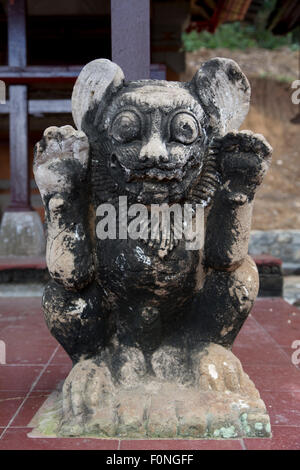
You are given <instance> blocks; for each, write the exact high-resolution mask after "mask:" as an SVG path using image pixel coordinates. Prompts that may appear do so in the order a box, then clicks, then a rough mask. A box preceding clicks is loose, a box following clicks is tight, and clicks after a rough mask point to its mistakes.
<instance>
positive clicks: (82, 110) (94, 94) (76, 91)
mask: <svg viewBox="0 0 300 470" xmlns="http://www.w3.org/2000/svg"><path fill="white" fill-rule="evenodd" d="M123 82H124V74H123V71H122V69H121V68H120V67H119V66H118V65H117V64H115V63H113V62H111V61H110V60H108V59H96V60H93V61H92V62H89V63H88V64H87V65H85V66H84V67H83V69H82V70H81V72H80V74H79V76H78V78H77V80H76V83H75V85H74V88H73V93H72V115H73V119H74V122H75V124H76V127H77V129H79V130H81V124H82V119H83V117H84V115H85V114H86V112H87V111H88V110H89V109H91V108H92V107H93V104H94V103H96V102H98V103H100V101H101V100H102V99H103V97H104V95H105V92H106V90H107V89H108V88H109V87H110V90H111V91H112V92H113V91H114V90H117V89H118V88H119V87H121V86H122V84H123Z"/></svg>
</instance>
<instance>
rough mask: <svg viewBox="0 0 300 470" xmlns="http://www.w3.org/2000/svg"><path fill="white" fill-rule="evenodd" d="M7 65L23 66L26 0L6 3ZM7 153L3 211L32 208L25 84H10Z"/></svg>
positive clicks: (25, 57) (24, 57) (24, 65)
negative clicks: (7, 180) (6, 194)
mask: <svg viewBox="0 0 300 470" xmlns="http://www.w3.org/2000/svg"><path fill="white" fill-rule="evenodd" d="M7 32H8V64H9V66H10V67H26V60H27V56H26V47H27V41H26V1H25V0H10V1H9V2H8V18H7ZM9 101H10V106H9V153H10V181H11V193H10V196H11V201H10V204H9V207H8V208H7V209H6V210H10V211H20V210H31V207H30V193H29V167H28V103H27V86H26V85H10V87H9Z"/></svg>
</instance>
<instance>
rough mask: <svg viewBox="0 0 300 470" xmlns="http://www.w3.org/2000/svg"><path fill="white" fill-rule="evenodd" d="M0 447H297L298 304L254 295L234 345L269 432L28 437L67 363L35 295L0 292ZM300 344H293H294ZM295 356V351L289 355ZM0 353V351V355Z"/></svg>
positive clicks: (299, 382)
mask: <svg viewBox="0 0 300 470" xmlns="http://www.w3.org/2000/svg"><path fill="white" fill-rule="evenodd" d="M0 340H1V341H4V342H5V344H6V364H5V365H0V449H107V450H116V449H129V450H133V449H136V450H138V449H153V450H163V449H167V450H170V449H175V450H179V449H183V450H192V449H300V364H299V365H298V366H296V365H293V363H292V359H291V358H292V354H293V353H295V350H294V349H292V347H291V346H292V343H293V342H294V341H295V340H300V310H299V309H297V308H296V307H293V306H291V305H289V304H288V303H286V302H285V301H284V300H282V299H278V298H277V299H261V300H257V302H256V304H255V307H254V309H253V310H252V314H251V316H249V318H248V320H247V322H246V323H245V325H244V327H243V329H242V331H241V332H240V334H239V336H238V338H237V340H236V342H235V346H234V352H235V354H236V355H237V356H238V357H239V358H240V359H241V361H242V363H243V366H244V369H245V370H246V372H247V373H248V374H249V375H250V377H251V378H252V379H253V380H254V382H255V384H256V385H257V387H258V389H259V390H260V392H261V396H262V398H263V399H264V401H265V403H266V406H267V407H268V410H269V413H270V417H271V424H272V431H273V437H272V439H236V440H131V441H129V440H122V441H119V440H100V439H84V438H81V439H73V438H70V439H60V438H59V439H58V438H57V439H56V438H55V439H53V438H52V439H44V438H31V437H28V433H29V432H30V430H31V429H30V428H28V427H26V426H27V425H28V423H29V421H30V420H31V418H32V417H33V416H34V414H35V413H36V411H37V410H38V409H39V407H40V406H41V405H42V403H43V402H44V401H45V399H46V398H47V396H48V395H49V394H50V393H51V391H52V390H53V389H54V388H55V387H56V385H57V384H58V383H59V382H60V381H61V380H63V379H64V378H65V377H66V376H67V374H68V372H69V370H70V368H71V362H70V360H69V358H68V357H67V355H66V354H65V353H64V351H63V350H62V349H61V348H60V347H59V346H58V345H57V342H56V341H55V340H54V339H53V338H52V337H51V335H50V333H49V332H48V330H47V327H46V325H45V323H44V319H43V316H42V314H41V308H40V299H39V298H29V297H26V298H2V299H0ZM298 348H299V346H298ZM294 355H295V356H296V359H298V360H299V361H300V352H299V354H298V355H297V354H294ZM0 359H1V356H0Z"/></svg>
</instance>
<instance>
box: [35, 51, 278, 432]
mask: <svg viewBox="0 0 300 470" xmlns="http://www.w3.org/2000/svg"><path fill="white" fill-rule="evenodd" d="M249 99H250V87H249V83H248V81H247V79H246V77H245V76H244V74H243V73H242V72H241V70H240V68H239V67H238V65H237V64H236V63H235V62H233V61H232V60H229V59H220V58H216V59H213V60H210V61H208V62H206V63H204V64H203V65H202V67H201V69H200V70H199V71H198V72H197V73H196V75H195V77H194V78H193V80H192V81H191V82H190V83H177V82H165V81H155V80H141V81H136V82H133V81H132V82H126V81H125V80H124V76H123V72H122V70H121V69H120V68H119V67H118V66H117V65H116V64H114V63H112V62H110V61H108V60H106V59H99V60H95V61H93V62H91V63H89V64H87V65H86V66H85V67H84V68H83V70H82V72H81V73H80V75H79V77H78V80H77V82H76V84H75V86H74V91H73V96H72V109H73V117H74V121H75V124H76V127H77V130H75V129H73V128H72V127H71V126H64V127H60V128H57V127H50V128H48V129H47V130H46V131H45V133H44V136H43V138H42V140H41V141H40V142H39V143H38V144H37V146H36V149H35V162H34V173H35V179H36V182H37V185H38V187H39V190H40V192H41V195H42V198H43V203H44V206H45V211H46V221H47V264H48V268H49V272H50V274H51V277H52V280H51V281H50V282H49V284H48V285H47V286H46V288H45V292H44V296H43V309H44V314H45V319H46V322H47V325H48V327H49V329H50V331H51V333H52V334H53V335H54V337H55V338H56V339H57V340H58V341H59V342H60V344H61V345H62V346H63V348H64V349H65V350H66V351H67V353H68V354H69V356H70V357H71V359H72V361H73V369H72V370H71V372H70V374H69V376H68V377H67V379H66V381H65V383H64V386H63V389H62V392H61V397H60V399H61V402H62V408H61V410H60V415H59V419H58V421H57V429H56V433H57V434H58V435H98V436H116V435H118V436H127V437H136V436H139V437H142V436H148V437H176V436H177V437H224V438H226V437H237V436H268V435H270V423H269V417H268V414H267V412H266V408H265V405H264V403H263V401H262V400H261V399H260V397H259V393H258V391H257V390H256V388H255V386H254V384H253V383H252V382H251V380H250V379H249V377H248V376H247V375H246V374H245V373H244V371H243V369H242V366H241V363H240V361H239V360H238V359H237V358H236V357H235V356H234V355H233V354H232V352H231V347H232V344H233V342H234V339H235V337H236V336H237V334H238V332H239V330H240V328H241V327H242V325H243V323H244V321H245V320H246V318H247V316H248V314H249V312H250V310H251V307H252V305H253V302H254V300H255V298H256V295H257V291H258V275H257V269H256V266H255V264H254V262H253V261H252V259H251V258H250V257H249V256H248V254H247V253H248V239H249V234H250V225H251V212H252V205H253V198H254V195H255V192H256V190H257V188H258V187H259V185H260V184H261V182H262V179H263V176H264V174H265V173H266V171H267V168H268V166H269V163H270V158H271V148H270V146H269V144H268V143H267V142H266V141H265V139H264V138H263V137H262V136H261V135H258V134H253V133H252V132H250V131H241V132H239V131H238V128H239V126H240V125H241V123H242V121H243V119H244V118H245V116H246V114H247V111H248V107H249ZM119 196H127V200H128V206H130V204H134V203H140V204H144V205H145V206H147V208H148V209H149V208H150V205H151V204H163V203H167V204H169V205H172V204H174V203H178V204H180V205H181V206H183V205H184V204H185V203H189V204H192V205H193V207H196V204H199V205H200V206H201V207H203V209H204V211H205V224H204V227H205V228H204V232H203V233H202V234H201V235H202V238H203V240H204V246H203V247H202V248H201V249H199V250H187V249H186V245H185V240H183V239H182V240H176V239H175V237H174V236H172V233H173V235H174V227H173V229H172V230H173V232H172V230H171V237H170V238H169V239H168V240H167V241H166V240H164V239H163V238H162V236H160V238H159V239H158V240H155V241H153V240H141V239H137V240H133V239H131V238H127V239H122V238H120V237H119V238H117V239H116V240H110V239H106V240H102V239H99V238H98V237H97V236H96V223H97V207H98V206H99V205H100V204H103V203H110V204H112V205H113V206H114V207H116V208H117V206H118V201H119Z"/></svg>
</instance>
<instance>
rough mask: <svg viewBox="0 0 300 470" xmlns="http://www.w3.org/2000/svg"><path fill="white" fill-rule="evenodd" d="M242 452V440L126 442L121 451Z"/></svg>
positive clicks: (121, 446)
mask: <svg viewBox="0 0 300 470" xmlns="http://www.w3.org/2000/svg"><path fill="white" fill-rule="evenodd" d="M204 449H205V450H217V449H219V450H221V449H222V450H242V449H243V447H242V444H241V441H240V440H238V439H237V440H216V439H212V440H206V439H203V440H201V439H199V440H188V439H186V440H185V439H174V440H169V439H157V440H155V439H153V440H124V441H121V445H120V450H204Z"/></svg>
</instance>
